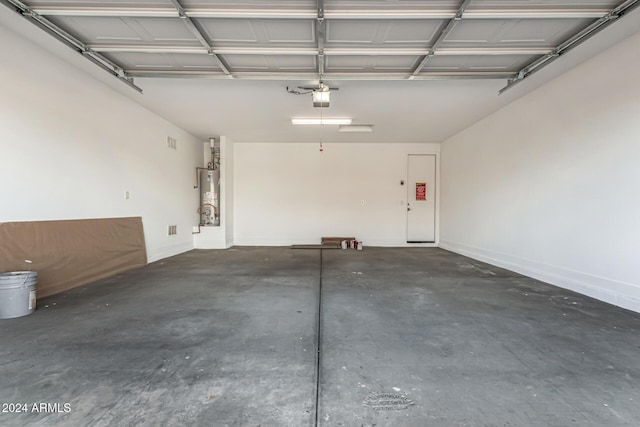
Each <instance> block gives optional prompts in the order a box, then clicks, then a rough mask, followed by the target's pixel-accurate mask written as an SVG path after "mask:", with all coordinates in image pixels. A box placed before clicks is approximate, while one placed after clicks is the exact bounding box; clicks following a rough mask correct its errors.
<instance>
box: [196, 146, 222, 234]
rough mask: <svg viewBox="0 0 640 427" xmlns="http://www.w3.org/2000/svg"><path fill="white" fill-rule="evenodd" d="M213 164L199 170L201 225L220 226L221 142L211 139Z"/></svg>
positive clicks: (210, 163)
mask: <svg viewBox="0 0 640 427" xmlns="http://www.w3.org/2000/svg"><path fill="white" fill-rule="evenodd" d="M209 146H210V148H211V162H209V163H208V164H207V167H206V168H198V169H199V172H200V173H199V180H198V184H199V187H200V207H199V208H198V212H199V213H200V225H202V226H219V225H220V142H219V141H216V139H215V138H209Z"/></svg>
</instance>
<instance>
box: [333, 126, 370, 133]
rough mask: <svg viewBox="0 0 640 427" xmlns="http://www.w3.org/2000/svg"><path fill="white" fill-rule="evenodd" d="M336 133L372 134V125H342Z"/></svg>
mask: <svg viewBox="0 0 640 427" xmlns="http://www.w3.org/2000/svg"><path fill="white" fill-rule="evenodd" d="M338 132H373V125H343V126H340V127H339V128H338Z"/></svg>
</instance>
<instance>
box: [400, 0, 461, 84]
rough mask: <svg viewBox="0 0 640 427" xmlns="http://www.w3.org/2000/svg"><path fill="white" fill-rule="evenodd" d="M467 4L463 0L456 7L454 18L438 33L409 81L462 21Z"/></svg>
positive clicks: (418, 72)
mask: <svg viewBox="0 0 640 427" xmlns="http://www.w3.org/2000/svg"><path fill="white" fill-rule="evenodd" d="M469 3H471V0H464V1H463V2H462V3H461V4H460V7H458V10H457V11H456V14H455V16H454V17H453V18H451V19H450V20H449V22H448V23H447V25H446V26H445V27H444V28H443V29H442V30H441V31H440V33H438V36H437V37H436V41H435V42H433V45H431V48H429V52H428V53H427V54H426V55H424V56H423V57H422V59H421V60H420V63H419V64H418V65H417V66H416V67H415V68H414V70H413V72H412V73H411V75H410V76H409V79H410V80H413V79H414V78H415V77H416V76H417V75H419V74H420V72H421V71H422V69H423V68H424V67H425V65H427V62H428V61H429V59H431V57H433V56H434V55H435V54H436V50H437V49H438V47H439V46H440V45H441V44H442V42H443V41H444V39H445V38H446V37H447V35H449V33H450V32H451V30H453V27H455V26H456V24H457V23H458V22H459V21H461V20H462V16H463V15H464V12H465V10H467V7H469Z"/></svg>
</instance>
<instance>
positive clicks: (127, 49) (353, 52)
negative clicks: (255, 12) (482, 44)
mask: <svg viewBox="0 0 640 427" xmlns="http://www.w3.org/2000/svg"><path fill="white" fill-rule="evenodd" d="M88 46H89V47H90V48H91V49H93V50H94V51H96V52H105V53H107V52H108V53H175V54H196V55H207V54H208V53H209V51H208V50H207V48H205V47H201V46H170V45H113V44H91V45H88ZM553 49H554V48H553V47H544V46H539V47H510V48H477V47H476V48H473V47H469V48H440V49H438V50H437V51H435V52H434V55H435V56H497V55H546V54H547V53H549V52H551V51H552V50H553ZM212 50H213V52H214V53H215V54H216V55H285V56H286V55H298V56H317V55H319V49H317V48H315V47H310V48H297V47H214V48H213V49H212ZM429 52H430V49H428V48H324V51H323V53H324V56H325V57H327V56H397V55H401V56H424V55H427V54H429Z"/></svg>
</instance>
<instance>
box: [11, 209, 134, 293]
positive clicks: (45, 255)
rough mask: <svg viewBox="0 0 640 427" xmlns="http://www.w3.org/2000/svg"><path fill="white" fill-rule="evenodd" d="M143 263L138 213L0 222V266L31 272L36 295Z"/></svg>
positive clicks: (54, 291)
mask: <svg viewBox="0 0 640 427" xmlns="http://www.w3.org/2000/svg"><path fill="white" fill-rule="evenodd" d="M25 260H31V261H32V263H31V264H28V263H25ZM145 265H147V251H146V248H145V243H144V231H143V228H142V218H140V217H132V218H101V219H80V220H61V221H33V222H5V223H0V271H19V270H29V269H30V270H33V271H37V272H38V285H37V293H38V297H39V298H40V297H44V296H48V295H53V294H56V293H59V292H62V291H65V290H67V289H71V288H75V287H77V286H82V285H85V284H87V283H91V282H93V281H96V280H99V279H104V278H106V277H109V276H113V275H115V274H119V273H122V272H125V271H128V270H132V269H134V268H139V267H143V266H145Z"/></svg>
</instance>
